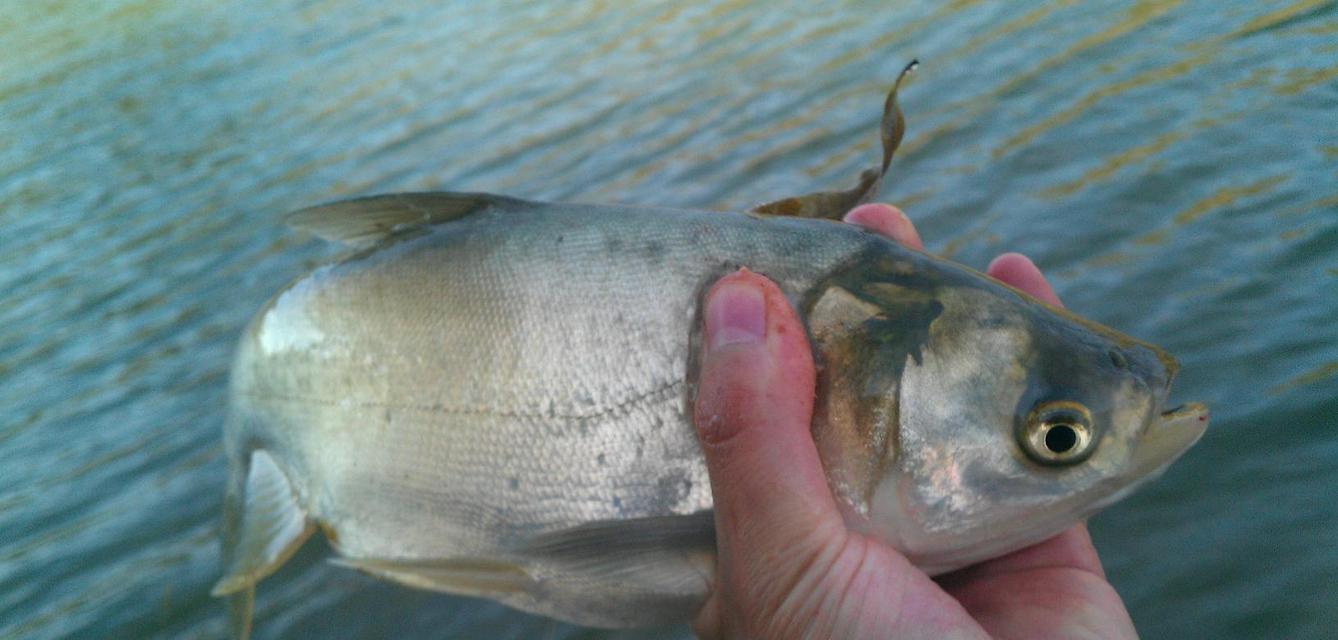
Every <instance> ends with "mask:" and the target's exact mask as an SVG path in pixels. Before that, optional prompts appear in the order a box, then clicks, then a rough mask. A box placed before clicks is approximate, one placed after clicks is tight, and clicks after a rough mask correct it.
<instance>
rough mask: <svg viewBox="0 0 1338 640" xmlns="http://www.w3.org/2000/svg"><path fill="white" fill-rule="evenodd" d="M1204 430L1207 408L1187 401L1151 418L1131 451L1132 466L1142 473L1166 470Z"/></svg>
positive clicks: (1192, 444) (1206, 421) (1205, 428)
mask: <svg viewBox="0 0 1338 640" xmlns="http://www.w3.org/2000/svg"><path fill="white" fill-rule="evenodd" d="M1207 429H1208V407H1206V406H1204V405H1203V404H1202V403H1198V402H1189V403H1185V404H1182V405H1180V406H1177V407H1175V408H1172V409H1168V410H1166V411H1163V412H1161V414H1160V415H1159V416H1158V417H1157V418H1155V419H1153V421H1152V424H1151V425H1149V426H1148V430H1147V432H1146V433H1145V434H1144V436H1143V441H1142V442H1141V443H1139V446H1138V448H1137V449H1136V450H1135V453H1134V456H1135V458H1136V462H1135V466H1136V467H1137V468H1138V469H1139V471H1141V472H1143V473H1152V472H1156V471H1159V470H1161V469H1164V468H1166V466H1167V465H1169V464H1171V463H1172V462H1174V461H1175V460H1176V459H1177V458H1179V457H1180V456H1181V455H1183V454H1184V453H1185V451H1188V450H1189V448H1190V447H1192V446H1194V443H1196V442H1198V441H1199V438H1201V437H1203V434H1204V432H1205V431H1207Z"/></svg>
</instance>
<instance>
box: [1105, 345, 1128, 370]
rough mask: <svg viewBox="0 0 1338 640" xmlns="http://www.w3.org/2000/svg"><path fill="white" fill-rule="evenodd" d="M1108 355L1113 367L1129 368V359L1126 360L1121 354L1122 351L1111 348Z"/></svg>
mask: <svg viewBox="0 0 1338 640" xmlns="http://www.w3.org/2000/svg"><path fill="white" fill-rule="evenodd" d="M1109 355H1110V363H1111V364H1113V365H1115V368H1116V369H1128V368H1129V360H1127V359H1126V358H1125V357H1124V354H1123V353H1120V352H1119V351H1116V350H1115V349H1111V350H1110V352H1109Z"/></svg>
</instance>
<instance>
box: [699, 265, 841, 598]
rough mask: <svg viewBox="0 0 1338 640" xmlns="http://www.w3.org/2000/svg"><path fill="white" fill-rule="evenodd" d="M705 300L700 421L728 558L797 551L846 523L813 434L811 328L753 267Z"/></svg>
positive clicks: (719, 530)
mask: <svg viewBox="0 0 1338 640" xmlns="http://www.w3.org/2000/svg"><path fill="white" fill-rule="evenodd" d="M705 305H706V306H705V313H704V317H705V320H706V332H705V341H704V342H705V345H704V353H703V357H702V364H701V374H700V378H699V382H698V391H697V400H696V407H695V412H694V422H695V424H696V425H697V429H698V436H699V438H700V440H701V443H702V450H703V452H704V453H705V457H706V465H707V469H708V471H709V472H710V476H711V491H712V494H713V496H714V501H715V512H716V529H717V532H716V535H717V547H718V550H719V553H720V556H721V557H720V562H721V563H722V565H729V564H730V563H734V562H744V563H745V564H751V563H750V562H749V561H748V560H747V557H748V556H751V557H753V558H771V559H772V561H774V560H775V559H776V558H778V557H781V558H785V557H793V556H794V555H795V554H794V547H795V545H798V544H803V543H804V542H805V538H808V537H809V536H810V535H811V534H812V533H813V532H814V531H815V529H819V528H823V527H830V526H833V524H832V523H833V522H835V524H838V525H839V524H840V516H839V515H837V511H836V507H835V504H834V502H833V500H832V496H831V491H830V490H829V489H828V488H827V482H826V479H825V477H824V475H823V472H822V465H821V462H820V460H819V458H818V453H817V448H816V447H815V446H814V444H813V439H812V436H811V435H810V432H809V423H810V420H811V418H812V414H813V388H814V370H813V359H812V353H811V351H810V349H809V346H808V342H807V339H806V338H805V335H804V330H803V326H802V325H801V324H800V323H799V319H798V318H797V317H796V315H795V313H794V310H793V309H791V308H790V305H789V302H788V301H787V300H786V299H785V296H784V295H783V294H781V292H780V290H779V289H778V288H777V287H776V285H775V284H773V283H772V282H771V281H770V280H767V279H766V278H764V277H762V276H759V275H757V274H755V273H751V272H749V271H747V270H746V269H745V270H740V271H739V272H738V273H734V274H731V275H729V276H726V277H724V278H722V279H721V280H720V281H719V282H717V283H716V285H715V286H714V287H712V289H711V291H710V292H709V293H707V296H706V301H705ZM747 573H750V572H747Z"/></svg>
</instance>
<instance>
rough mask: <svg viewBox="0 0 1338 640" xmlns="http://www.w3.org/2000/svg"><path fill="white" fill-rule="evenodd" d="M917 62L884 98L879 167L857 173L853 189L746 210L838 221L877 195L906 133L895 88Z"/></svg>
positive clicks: (899, 78) (902, 72)
mask: <svg viewBox="0 0 1338 640" xmlns="http://www.w3.org/2000/svg"><path fill="white" fill-rule="evenodd" d="M917 65H919V61H918V60H912V61H911V63H910V64H908V65H906V68H904V69H902V70H901V74H900V75H898V76H897V81H896V82H895V83H894V84H893V85H892V90H891V91H889V92H888V94H887V100H886V101H885V102H884V103H883V119H882V122H881V123H880V124H879V127H878V134H879V137H880V138H881V139H882V142H883V164H882V166H881V168H880V167H871V168H869V169H865V170H864V172H862V173H861V174H860V178H859V183H858V184H857V185H855V188H853V189H850V190H848V191H819V192H817V193H809V194H805V195H802V196H794V197H791V198H782V199H780V200H775V201H772V202H768V203H766V204H760V205H758V206H756V207H753V208H752V209H750V210H749V211H751V212H752V213H760V214H764V215H773V216H793V217H800V218H830V219H833V220H839V219H841V216H843V215H845V214H846V212H847V211H850V210H851V209H853V208H854V207H855V206H856V205H860V204H864V203H866V202H871V201H872V200H873V199H874V198H876V197H878V189H879V187H881V186H882V182H883V176H884V175H886V174H887V168H888V167H889V166H890V165H891V164H892V155H893V154H894V153H896V151H897V147H898V146H900V145H901V139H902V137H903V136H905V134H906V118H905V117H904V116H902V114H901V107H900V106H899V105H898V104H897V90H898V89H900V88H901V82H902V81H903V80H905V79H906V76H907V75H909V74H910V72H911V71H912V70H913V69H915V67H916V66H917Z"/></svg>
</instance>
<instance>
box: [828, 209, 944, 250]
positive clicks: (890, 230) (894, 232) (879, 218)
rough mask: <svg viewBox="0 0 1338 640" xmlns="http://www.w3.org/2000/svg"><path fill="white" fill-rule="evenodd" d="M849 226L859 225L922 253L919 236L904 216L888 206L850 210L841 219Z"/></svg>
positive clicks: (899, 210) (909, 220)
mask: <svg viewBox="0 0 1338 640" xmlns="http://www.w3.org/2000/svg"><path fill="white" fill-rule="evenodd" d="M842 219H843V220H845V221H846V222H849V223H850V224H854V225H859V226H861V227H864V228H865V229H868V230H870V231H873V232H876V233H881V234H883V235H885V236H887V237H889V238H892V239H893V240H896V241H897V242H900V243H901V244H903V245H906V246H908V247H910V248H912V249H917V250H919V251H924V249H925V245H924V243H923V242H921V241H920V234H919V233H918V232H917V231H916V230H915V225H913V224H911V219H910V218H907V217H906V214H905V213H903V212H902V211H901V209H898V208H896V207H894V206H892V205H890V204H881V203H878V204H862V205H860V206H858V207H855V208H854V209H851V210H850V213H847V214H846V215H845V218H842Z"/></svg>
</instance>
